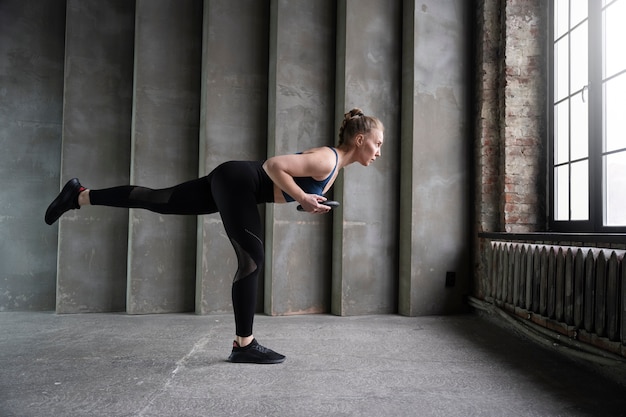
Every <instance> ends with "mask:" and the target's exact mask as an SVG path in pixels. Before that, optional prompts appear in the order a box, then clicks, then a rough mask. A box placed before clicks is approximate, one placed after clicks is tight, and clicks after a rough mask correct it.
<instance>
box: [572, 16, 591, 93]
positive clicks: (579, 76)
mask: <svg viewBox="0 0 626 417" xmlns="http://www.w3.org/2000/svg"><path fill="white" fill-rule="evenodd" d="M570 36H571V38H572V45H571V51H572V52H571V53H572V62H571V68H570V72H571V77H572V80H571V85H570V93H573V92H575V91H578V90H580V89H581V88H583V87H584V86H586V85H588V84H589V76H588V74H589V69H588V65H589V64H588V55H589V54H588V51H587V50H588V48H587V44H588V43H589V40H588V33H587V22H585V23H583V24H582V25H580V27H577V28H576V29H574V30H573V31H572V33H571V35H570Z"/></svg>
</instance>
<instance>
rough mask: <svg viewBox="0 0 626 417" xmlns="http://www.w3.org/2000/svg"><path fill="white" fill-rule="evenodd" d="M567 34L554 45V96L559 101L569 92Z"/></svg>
mask: <svg viewBox="0 0 626 417" xmlns="http://www.w3.org/2000/svg"><path fill="white" fill-rule="evenodd" d="M568 42H569V36H566V37H564V38H563V39H561V40H560V41H558V42H557V43H556V44H555V45H554V89H555V90H554V98H555V101H560V100H561V99H562V98H564V97H567V95H568V94H569V53H568V51H567V45H568Z"/></svg>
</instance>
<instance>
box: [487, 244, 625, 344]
mask: <svg viewBox="0 0 626 417" xmlns="http://www.w3.org/2000/svg"><path fill="white" fill-rule="evenodd" d="M625 253H626V251H624V250H616V249H604V248H587V247H578V246H553V245H548V244H532V243H511V242H498V241H492V242H491V261H490V265H489V274H488V279H487V282H486V286H487V288H485V294H487V295H488V296H489V297H490V298H491V299H492V300H493V302H494V303H496V304H498V305H501V306H502V307H503V308H506V309H508V310H510V311H514V312H515V313H517V314H518V315H520V316H523V315H526V316H527V318H528V319H531V318H533V317H534V318H535V322H539V323H540V324H544V325H546V326H548V327H549V326H550V325H551V326H552V327H555V325H556V327H557V329H556V330H559V328H560V329H561V331H562V332H563V333H567V334H568V335H569V336H570V337H576V338H578V337H580V336H581V334H582V335H583V336H584V337H586V338H588V339H589V338H593V339H596V340H597V339H598V338H600V339H604V340H605V341H606V342H609V343H611V342H613V343H612V344H616V343H615V342H621V344H622V345H626V268H624V266H623V259H624V254H625ZM559 324H560V326H559ZM596 344H597V343H596Z"/></svg>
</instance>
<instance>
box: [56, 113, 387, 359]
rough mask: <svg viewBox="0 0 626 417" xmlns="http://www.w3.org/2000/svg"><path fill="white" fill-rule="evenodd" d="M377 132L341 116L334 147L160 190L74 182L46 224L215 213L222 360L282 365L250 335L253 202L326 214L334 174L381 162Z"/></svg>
mask: <svg viewBox="0 0 626 417" xmlns="http://www.w3.org/2000/svg"><path fill="white" fill-rule="evenodd" d="M383 129H384V128H383V124H382V123H381V122H380V120H378V119H377V118H375V117H371V116H366V115H364V114H363V112H362V111H361V110H360V109H353V110H351V111H350V112H349V113H346V115H345V117H344V120H343V122H342V124H341V127H340V129H339V145H338V146H337V147H336V148H333V147H319V148H313V149H309V150H306V151H304V152H301V153H298V154H292V155H282V156H275V157H272V158H269V159H268V160H266V161H231V162H226V163H223V164H221V165H220V166H218V167H217V168H215V169H214V170H213V171H212V172H211V173H210V174H209V175H207V176H206V177H203V178H199V179H195V180H191V181H188V182H184V183H182V184H179V185H176V186H174V187H171V188H165V189H160V190H152V189H149V188H145V187H140V186H129V185H126V186H120V187H113V188H107V189H102V190H89V189H86V188H84V187H82V186H81V184H80V183H79V182H78V180H77V179H76V178H74V179H72V180H70V181H69V182H68V183H67V184H65V186H64V187H63V189H62V191H61V193H60V194H59V195H58V197H57V198H56V199H55V200H54V201H53V202H52V203H51V204H50V206H49V207H48V210H47V211H46V216H45V220H46V223H48V224H53V223H54V222H55V221H57V219H58V218H59V217H61V215H62V214H63V213H65V212H66V211H68V210H71V209H79V208H81V206H86V205H100V206H110V207H125V208H142V209H147V210H150V211H153V212H156V213H161V214H189V215H201V214H210V213H216V212H219V213H220V215H221V217H222V221H223V223H224V229H225V230H226V233H227V235H228V237H229V238H230V241H231V243H232V245H233V247H234V248H235V252H236V254H237V260H238V265H239V267H238V269H237V272H236V273H235V277H234V279H233V287H232V297H233V310H234V313H235V327H236V329H235V330H236V332H235V341H234V342H233V350H232V353H231V355H230V357H229V358H228V360H229V361H231V362H241V363H280V362H283V361H284V360H285V357H284V356H283V355H281V354H279V353H276V352H274V351H272V350H270V349H267V348H265V347H263V346H261V345H260V344H258V343H257V341H256V340H255V338H254V336H253V334H252V324H253V320H254V313H255V311H256V299H257V295H256V292H257V282H258V275H259V271H260V269H261V267H262V264H263V259H264V252H263V237H262V236H261V219H260V216H259V212H258V209H257V204H259V203H287V202H292V201H297V202H298V203H300V205H301V206H302V209H304V210H305V211H307V212H309V213H327V212H328V211H329V210H331V207H329V206H327V205H324V201H326V198H325V197H323V195H324V194H325V193H326V192H327V191H328V190H329V189H330V187H331V186H332V184H333V182H334V181H335V178H337V174H338V173H339V170H340V169H341V168H343V167H345V166H347V165H350V164H352V163H353V162H358V163H360V164H361V165H364V166H367V165H369V164H370V163H371V162H373V161H374V160H375V159H376V158H377V157H379V156H380V148H381V146H382V144H383Z"/></svg>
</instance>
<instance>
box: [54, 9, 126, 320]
mask: <svg viewBox="0 0 626 417" xmlns="http://www.w3.org/2000/svg"><path fill="white" fill-rule="evenodd" d="M134 9H135V3H134V2H129V1H126V0H68V2H67V28H66V45H65V91H64V101H65V107H64V113H63V145H62V155H63V159H62V163H61V183H64V182H65V181H67V180H69V179H70V178H72V177H74V176H76V177H79V179H80V180H81V182H82V183H83V185H85V186H86V187H89V188H93V189H96V188H104V187H110V186H115V185H119V184H127V183H128V182H129V171H130V170H129V166H130V131H131V106H132V81H133V39H134V19H135V15H134V12H135V10H134ZM127 240H128V210H125V209H123V210H122V209H112V208H108V207H85V208H83V209H81V210H74V211H72V212H69V213H67V214H66V215H64V216H63V217H62V218H61V219H60V224H59V252H58V273H57V275H58V279H57V312H59V313H70V312H87V311H89V312H99V311H123V310H124V309H125V303H126V257H127V247H128V245H127Z"/></svg>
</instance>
